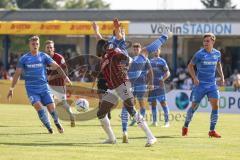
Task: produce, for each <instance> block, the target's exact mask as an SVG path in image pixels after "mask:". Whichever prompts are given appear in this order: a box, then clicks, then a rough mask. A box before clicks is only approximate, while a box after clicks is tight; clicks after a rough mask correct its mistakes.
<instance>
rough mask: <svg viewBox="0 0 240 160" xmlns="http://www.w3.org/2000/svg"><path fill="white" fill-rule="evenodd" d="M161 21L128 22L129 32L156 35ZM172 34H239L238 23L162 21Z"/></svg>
mask: <svg viewBox="0 0 240 160" xmlns="http://www.w3.org/2000/svg"><path fill="white" fill-rule="evenodd" d="M162 24H163V23H157V22H156V23H155V22H152V23H151V22H148V23H138V22H132V23H130V24H129V34H135V35H139V34H140V35H158V34H161V33H162V28H163V27H162V26H163V25H162ZM164 24H166V25H167V26H168V27H169V28H170V30H171V31H172V32H173V34H174V35H202V34H204V33H206V32H212V33H214V34H215V35H240V23H202V22H201V23H200V22H199V23H198V22H194V23H193V22H186V23H164Z"/></svg>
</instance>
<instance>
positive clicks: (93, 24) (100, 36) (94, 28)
mask: <svg viewBox="0 0 240 160" xmlns="http://www.w3.org/2000/svg"><path fill="white" fill-rule="evenodd" d="M92 27H93V30H94V32H95V35H96V38H97V40H99V39H103V37H102V35H101V33H100V32H99V26H98V25H97V23H96V22H93V23H92Z"/></svg>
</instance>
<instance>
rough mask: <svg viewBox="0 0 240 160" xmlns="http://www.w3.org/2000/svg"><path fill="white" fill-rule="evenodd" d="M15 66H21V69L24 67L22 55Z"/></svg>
mask: <svg viewBox="0 0 240 160" xmlns="http://www.w3.org/2000/svg"><path fill="white" fill-rule="evenodd" d="M17 68H22V69H23V68H24V62H23V57H21V58H20V59H19V60H18V63H17Z"/></svg>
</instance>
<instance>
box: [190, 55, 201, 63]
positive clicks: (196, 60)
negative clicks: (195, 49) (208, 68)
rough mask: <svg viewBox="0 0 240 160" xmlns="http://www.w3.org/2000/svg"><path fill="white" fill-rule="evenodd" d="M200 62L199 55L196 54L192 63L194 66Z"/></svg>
mask: <svg viewBox="0 0 240 160" xmlns="http://www.w3.org/2000/svg"><path fill="white" fill-rule="evenodd" d="M199 61H200V59H199V54H198V53H196V54H195V55H194V56H193V58H192V60H191V63H192V64H194V65H196V64H197V63H198V62H199Z"/></svg>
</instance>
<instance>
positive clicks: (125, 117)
mask: <svg viewBox="0 0 240 160" xmlns="http://www.w3.org/2000/svg"><path fill="white" fill-rule="evenodd" d="M121 120H122V131H123V133H125V132H127V126H128V111H127V109H126V107H123V108H122V112H121Z"/></svg>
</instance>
